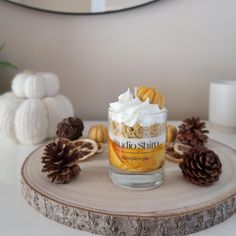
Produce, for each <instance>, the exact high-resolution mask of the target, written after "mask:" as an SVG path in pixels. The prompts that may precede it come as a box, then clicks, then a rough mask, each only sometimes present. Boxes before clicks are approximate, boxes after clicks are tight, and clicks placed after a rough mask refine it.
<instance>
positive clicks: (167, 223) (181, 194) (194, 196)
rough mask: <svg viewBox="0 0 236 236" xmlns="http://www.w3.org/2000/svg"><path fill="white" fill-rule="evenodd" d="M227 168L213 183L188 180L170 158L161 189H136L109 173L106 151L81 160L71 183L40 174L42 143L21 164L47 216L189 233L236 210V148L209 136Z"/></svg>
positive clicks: (88, 225)
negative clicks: (201, 184)
mask: <svg viewBox="0 0 236 236" xmlns="http://www.w3.org/2000/svg"><path fill="white" fill-rule="evenodd" d="M208 145H209V148H211V149H213V150H215V152H216V153H218V154H219V156H220V158H221V161H222V164H223V173H222V175H221V178H220V180H219V181H218V182H217V183H215V184H214V185H213V186H211V187H198V186H195V185H192V184H191V183H188V182H187V181H185V180H184V179H183V177H182V174H181V171H180V169H179V167H178V165H176V164H174V163H170V162H167V164H166V181H165V183H164V185H162V186H161V187H160V188H157V189H154V190H149V191H131V190H127V189H123V188H120V187H117V186H115V185H113V184H112V183H111V181H110V179H109V177H108V171H107V170H108V169H107V166H108V158H107V151H105V152H104V153H103V154H100V155H97V156H95V157H94V158H92V159H90V160H88V161H85V162H82V163H81V169H82V172H81V175H80V176H78V178H76V179H75V180H74V181H72V182H71V183H70V184H67V185H55V184H50V183H49V182H48V181H47V179H46V178H45V177H44V176H43V175H42V174H41V171H40V169H41V164H40V157H41V154H42V151H43V147H41V148H39V149H37V150H35V151H34V152H33V153H32V154H30V156H29V157H28V158H27V159H26V161H25V163H24V165H23V167H22V194H23V196H24V198H25V199H26V201H27V202H28V203H29V204H30V205H31V206H33V207H34V208H35V209H37V210H38V211H39V212H41V213H42V214H43V215H45V216H46V217H48V218H50V219H52V220H55V221H57V222H59V223H62V224H65V225H67V226H70V227H73V228H77V229H80V230H85V231H89V232H92V233H95V234H102V235H127V236H130V235H185V234H189V233H193V232H197V231H200V230H203V229H206V228H208V227H211V226H213V225H215V224H218V223H220V222H222V221H224V220H226V219H227V218H228V217H230V216H231V215H232V214H233V213H235V212H236V172H235V171H234V170H235V169H236V152H235V151H234V150H232V149H231V148H229V147H227V146H225V145H223V144H220V143H217V142H215V141H210V142H209V143H208Z"/></svg>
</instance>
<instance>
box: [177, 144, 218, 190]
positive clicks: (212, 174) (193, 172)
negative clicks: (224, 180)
mask: <svg viewBox="0 0 236 236" xmlns="http://www.w3.org/2000/svg"><path fill="white" fill-rule="evenodd" d="M179 166H180V168H181V169H182V173H183V176H184V177H185V178H186V179H188V180H189V181H191V182H192V183H193V184H197V185H200V186H208V185H211V184H212V183H213V182H215V181H217V180H218V179H219V176H220V174H221V172H222V165H221V162H220V159H219V157H218V156H217V154H216V153H215V152H213V151H212V150H209V149H207V148H205V147H195V148H192V149H190V151H189V152H187V153H185V154H184V156H183V162H182V163H180V164H179Z"/></svg>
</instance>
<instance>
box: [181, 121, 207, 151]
mask: <svg viewBox="0 0 236 236" xmlns="http://www.w3.org/2000/svg"><path fill="white" fill-rule="evenodd" d="M205 127H206V124H205V122H201V121H200V118H199V117H192V118H189V119H186V120H184V121H183V123H182V124H181V125H180V126H179V131H178V139H179V141H180V142H181V143H183V144H187V145H190V146H192V147H194V146H202V145H204V144H205V143H206V142H207V140H208V136H207V135H206V133H209V131H208V130H206V129H205Z"/></svg>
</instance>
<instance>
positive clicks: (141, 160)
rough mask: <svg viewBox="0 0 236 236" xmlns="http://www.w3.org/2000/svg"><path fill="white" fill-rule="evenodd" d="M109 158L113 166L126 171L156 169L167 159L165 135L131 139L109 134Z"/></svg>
mask: <svg viewBox="0 0 236 236" xmlns="http://www.w3.org/2000/svg"><path fill="white" fill-rule="evenodd" d="M109 159H110V163H111V165H112V166H114V167H115V168H117V169H120V170H124V171H143V172H145V171H154V170H157V169H159V168H161V167H162V166H163V164H164V161H165V135H161V136H158V137H155V138H144V139H129V138H121V137H118V136H114V135H112V134H110V135H109Z"/></svg>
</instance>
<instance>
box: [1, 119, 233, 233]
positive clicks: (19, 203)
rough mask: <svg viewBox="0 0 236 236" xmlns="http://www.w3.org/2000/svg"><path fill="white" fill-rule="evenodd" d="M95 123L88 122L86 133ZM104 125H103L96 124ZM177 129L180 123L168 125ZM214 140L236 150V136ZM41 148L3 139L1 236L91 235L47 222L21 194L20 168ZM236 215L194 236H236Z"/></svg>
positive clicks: (215, 134)
mask: <svg viewBox="0 0 236 236" xmlns="http://www.w3.org/2000/svg"><path fill="white" fill-rule="evenodd" d="M93 123H94V122H85V126H86V129H85V132H84V134H86V131H87V129H88V127H89V126H90V125H91V124H93ZM95 123H101V122H95ZM168 123H170V124H171V123H172V124H175V125H177V122H168ZM210 137H211V138H212V139H214V140H217V141H220V142H222V143H225V144H227V145H229V146H231V147H232V148H234V149H236V134H235V133H234V134H232V133H225V132H219V131H216V130H214V129H212V128H210ZM36 147H37V146H32V145H20V144H18V143H16V142H15V141H12V140H8V139H5V138H3V137H0V189H1V192H0V236H15V235H17V236H28V235H29V236H31V235H34V236H42V235H56V236H64V235H66V236H75V235H76V236H78V235H81V236H85V235H92V234H90V233H87V232H83V231H79V230H76V229H71V228H69V227H67V226H64V225H61V224H58V223H56V222H54V221H52V220H49V219H47V218H46V217H44V216H43V215H41V214H40V213H38V212H37V211H36V210H35V209H33V208H32V207H30V206H29V205H28V204H27V203H26V202H25V200H24V199H23V197H22V196H21V193H20V182H19V180H20V168H21V165H22V163H23V162H24V160H25V158H26V157H27V155H28V154H29V153H30V152H31V151H33V150H34V149H35V148H36ZM235 222H236V214H235V215H233V216H232V217H230V218H229V219H228V220H226V221H225V222H223V223H221V224H219V225H216V226H214V227H212V228H209V229H207V230H204V231H201V232H198V233H195V234H193V235H194V236H221V235H224V236H233V235H236V223H235Z"/></svg>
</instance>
